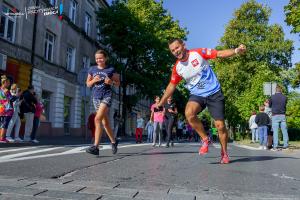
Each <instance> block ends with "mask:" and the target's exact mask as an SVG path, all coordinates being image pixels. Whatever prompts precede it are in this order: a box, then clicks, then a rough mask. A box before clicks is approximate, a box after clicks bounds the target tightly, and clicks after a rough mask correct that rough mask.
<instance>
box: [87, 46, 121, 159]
mask: <svg viewBox="0 0 300 200" xmlns="http://www.w3.org/2000/svg"><path fill="white" fill-rule="evenodd" d="M95 60H96V63H97V66H93V67H91V68H90V69H89V71H88V76H87V80H86V84H87V86H88V87H91V88H92V97H93V103H94V107H95V109H96V112H97V114H96V117H95V141H94V145H92V146H91V147H89V148H88V149H87V150H86V152H87V153H90V154H94V155H99V147H98V146H99V143H100V139H101V136H102V131H103V130H102V128H101V125H100V124H102V125H103V127H104V129H105V131H106V133H107V135H108V137H109V139H110V141H111V143H112V153H113V154H116V153H117V151H118V141H116V139H115V137H114V134H113V131H112V129H111V127H110V124H109V116H108V113H109V107H110V105H111V101H112V88H111V86H112V85H116V86H119V85H120V77H119V75H118V74H117V73H115V69H114V67H112V66H109V65H107V60H108V55H107V53H106V52H105V51H104V50H98V51H97V52H96V53H95Z"/></svg>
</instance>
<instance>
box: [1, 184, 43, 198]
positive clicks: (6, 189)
mask: <svg viewBox="0 0 300 200" xmlns="http://www.w3.org/2000/svg"><path fill="white" fill-rule="evenodd" d="M43 191H45V190H40V189H34V188H20V187H10V186H0V193H1V194H20V195H28V196H34V195H35V194H38V193H41V192H43Z"/></svg>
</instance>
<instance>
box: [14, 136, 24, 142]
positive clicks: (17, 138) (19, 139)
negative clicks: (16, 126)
mask: <svg viewBox="0 0 300 200" xmlns="http://www.w3.org/2000/svg"><path fill="white" fill-rule="evenodd" d="M15 142H24V140H22V139H21V138H20V137H16V138H15Z"/></svg>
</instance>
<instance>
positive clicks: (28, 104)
mask: <svg viewBox="0 0 300 200" xmlns="http://www.w3.org/2000/svg"><path fill="white" fill-rule="evenodd" d="M33 94H34V87H33V86H32V85H30V86H29V87H28V89H27V90H25V91H24V92H23V94H22V95H21V100H22V103H21V107H20V111H21V115H22V113H23V114H24V116H25V133H24V141H25V142H29V141H30V140H31V139H30V135H31V132H32V127H33V119H34V113H35V106H36V104H37V100H36V98H35V97H34V96H33Z"/></svg>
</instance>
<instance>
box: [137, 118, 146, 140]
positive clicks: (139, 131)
mask: <svg viewBox="0 0 300 200" xmlns="http://www.w3.org/2000/svg"><path fill="white" fill-rule="evenodd" d="M144 126H145V121H144V119H143V117H142V116H141V114H140V113H138V114H137V119H136V129H135V141H136V143H142V141H143V130H144Z"/></svg>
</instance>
